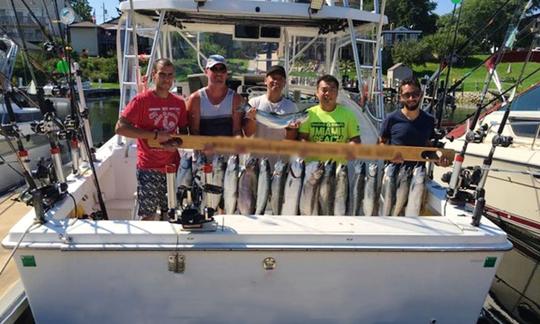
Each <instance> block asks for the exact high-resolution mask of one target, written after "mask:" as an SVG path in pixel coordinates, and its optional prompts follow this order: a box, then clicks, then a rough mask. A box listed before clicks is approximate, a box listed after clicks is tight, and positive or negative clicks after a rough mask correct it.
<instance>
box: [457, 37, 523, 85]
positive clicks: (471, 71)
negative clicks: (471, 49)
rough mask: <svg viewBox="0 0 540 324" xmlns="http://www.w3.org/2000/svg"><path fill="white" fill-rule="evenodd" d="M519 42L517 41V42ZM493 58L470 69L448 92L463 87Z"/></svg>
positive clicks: (490, 57)
mask: <svg viewBox="0 0 540 324" xmlns="http://www.w3.org/2000/svg"><path fill="white" fill-rule="evenodd" d="M526 36H528V34H527V35H525V36H523V37H526ZM516 41H517V40H516ZM492 58H493V56H488V57H486V58H485V59H484V60H483V61H482V62H481V63H479V64H477V65H476V66H475V67H473V68H472V69H470V70H469V71H468V72H467V73H465V74H464V75H463V76H462V77H461V78H460V79H459V80H457V81H455V82H454V84H453V85H452V86H451V87H450V88H449V90H448V92H452V91H455V90H456V89H457V88H459V86H461V84H462V83H463V82H464V81H465V80H466V79H467V78H468V77H470V76H471V75H472V74H473V73H474V72H475V71H476V70H478V69H479V68H481V67H482V66H485V65H486V63H487V62H488V61H490V60H491V59H492Z"/></svg>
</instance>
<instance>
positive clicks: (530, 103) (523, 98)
mask: <svg viewBox="0 0 540 324" xmlns="http://www.w3.org/2000/svg"><path fill="white" fill-rule="evenodd" d="M539 102H540V86H537V87H535V88H533V89H530V90H529V91H525V92H524V93H522V94H520V95H519V96H518V97H517V98H516V99H515V100H514V102H513V103H512V110H513V111H538V110H539V109H540V105H539V104H538V103H539Z"/></svg>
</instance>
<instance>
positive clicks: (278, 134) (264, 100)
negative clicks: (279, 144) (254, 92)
mask: <svg viewBox="0 0 540 324" xmlns="http://www.w3.org/2000/svg"><path fill="white" fill-rule="evenodd" d="M249 104H250V105H251V106H252V107H255V108H257V110H261V111H267V112H274V113H276V114H290V113H294V112H296V111H297V110H298V109H297V107H296V104H295V103H294V102H292V101H291V100H289V99H287V98H283V97H282V98H281V100H280V101H278V102H276V103H273V102H270V101H269V100H268V97H267V96H266V94H264V95H262V96H258V97H255V98H251V99H249ZM285 134H286V131H285V129H276V128H270V127H268V126H266V125H263V124H261V123H259V122H257V131H256V132H255V137H258V138H264V139H273V140H281V139H284V138H285Z"/></svg>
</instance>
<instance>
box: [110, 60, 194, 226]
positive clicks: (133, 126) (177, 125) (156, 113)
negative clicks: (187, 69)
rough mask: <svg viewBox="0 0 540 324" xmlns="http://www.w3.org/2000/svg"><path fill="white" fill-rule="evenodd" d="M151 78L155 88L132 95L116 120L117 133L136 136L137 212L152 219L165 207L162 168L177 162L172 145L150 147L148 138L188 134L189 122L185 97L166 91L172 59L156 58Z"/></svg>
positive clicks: (171, 82)
mask: <svg viewBox="0 0 540 324" xmlns="http://www.w3.org/2000/svg"><path fill="white" fill-rule="evenodd" d="M152 79H153V81H154V85H155V88H154V89H150V90H147V91H145V92H143V93H140V94H139V95H137V96H136V97H135V98H133V100H131V101H130V102H129V104H128V105H127V106H126V108H125V109H124V110H123V111H122V115H121V117H120V119H119V120H118V122H117V123H116V134H118V135H122V136H126V137H131V138H136V139H137V149H138V150H137V183H138V187H137V195H138V202H139V212H138V215H139V217H140V218H141V219H142V220H154V219H155V214H156V208H157V207H159V208H160V209H161V211H162V212H163V211H166V210H167V196H166V194H167V187H166V176H165V167H166V166H167V165H169V164H172V165H174V166H175V167H176V168H178V165H179V162H180V155H179V154H178V149H177V148H176V147H175V146H174V145H172V144H171V145H167V146H166V147H164V148H152V147H150V146H149V145H148V140H149V139H154V140H158V141H159V142H160V143H164V142H167V141H169V140H170V139H171V134H174V133H177V132H179V133H182V134H187V125H188V120H187V113H186V104H185V102H184V99H182V98H180V97H178V96H176V95H174V94H172V93H170V92H169V90H170V89H171V87H172V84H173V82H174V66H173V64H172V62H171V61H170V60H168V59H159V60H157V61H156V62H155V64H154V66H153V69H152Z"/></svg>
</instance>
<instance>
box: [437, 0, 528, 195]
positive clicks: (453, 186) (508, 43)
mask: <svg viewBox="0 0 540 324" xmlns="http://www.w3.org/2000/svg"><path fill="white" fill-rule="evenodd" d="M531 5H532V0H529V1H528V2H527V4H526V5H525V7H524V8H523V10H522V12H521V14H520V15H519V16H518V18H517V22H516V23H515V25H513V24H510V25H509V26H508V29H507V33H506V36H505V38H504V40H503V43H502V44H501V46H500V47H499V49H498V50H497V53H496V59H495V62H494V63H493V65H492V66H491V68H490V69H489V73H488V75H487V76H486V79H485V80H484V86H483V89H482V92H481V94H480V100H479V101H478V103H477V104H476V107H477V108H476V112H475V114H474V117H473V120H472V121H471V123H470V124H469V130H468V131H467V134H466V135H465V141H464V142H463V147H462V148H461V151H460V152H459V153H458V154H456V156H455V157H454V167H453V169H452V175H451V177H450V182H449V185H448V189H447V192H446V197H447V198H449V199H454V198H456V194H457V192H458V188H457V186H458V180H459V175H460V174H461V165H462V164H463V161H464V160H465V152H466V151H467V146H468V145H469V143H470V142H472V141H474V140H475V137H476V136H475V133H474V129H475V128H476V124H477V123H478V119H479V118H480V112H481V111H482V103H483V101H484V99H485V97H486V95H487V92H488V89H489V85H490V83H491V80H492V78H493V74H494V73H495V70H496V68H497V65H498V64H499V62H500V61H501V59H502V56H503V52H504V50H505V49H507V48H512V46H513V44H514V41H515V38H513V37H512V35H515V31H517V29H518V28H519V24H520V22H521V20H522V19H523V18H524V17H525V13H526V12H527V10H528V9H529V8H530V6H531ZM517 13H519V11H517Z"/></svg>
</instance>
